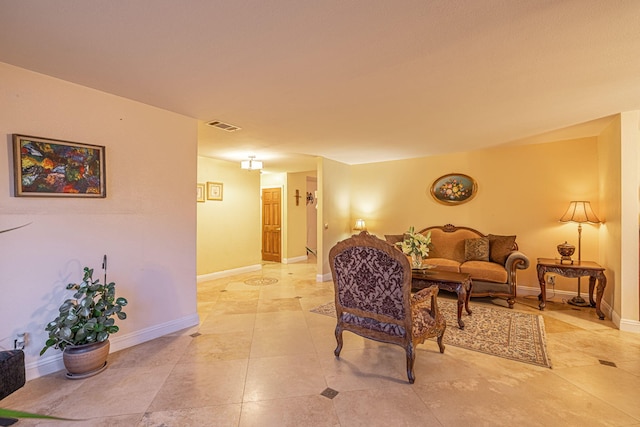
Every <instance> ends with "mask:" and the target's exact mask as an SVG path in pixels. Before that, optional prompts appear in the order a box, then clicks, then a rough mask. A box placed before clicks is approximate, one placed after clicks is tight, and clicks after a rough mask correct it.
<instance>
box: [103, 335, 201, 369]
mask: <svg viewBox="0 0 640 427" xmlns="http://www.w3.org/2000/svg"><path fill="white" fill-rule="evenodd" d="M192 340H193V338H191V337H190V336H189V335H182V336H165V337H161V338H156V339H155V340H151V341H147V342H145V343H142V344H138V345H136V346H133V347H129V348H127V349H124V350H120V351H116V352H114V353H111V354H110V355H109V358H108V362H109V366H110V367H111V368H133V367H137V366H160V365H171V366H172V365H174V364H175V363H176V362H177V361H178V360H179V359H180V357H182V354H183V353H184V351H185V349H186V348H187V346H188V345H189V344H190V343H191V341H192Z"/></svg>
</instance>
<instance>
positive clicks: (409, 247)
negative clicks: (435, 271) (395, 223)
mask: <svg viewBox="0 0 640 427" xmlns="http://www.w3.org/2000/svg"><path fill="white" fill-rule="evenodd" d="M396 244H397V245H398V246H400V248H401V249H402V252H403V253H405V254H407V255H412V254H413V255H419V256H421V257H423V258H425V257H428V256H429V245H430V244H431V232H430V231H429V232H428V233H427V235H426V236H425V235H424V234H421V233H416V231H415V229H414V228H413V226H411V227H409V231H407V232H406V233H405V234H404V240H403V241H402V242H398V243H396Z"/></svg>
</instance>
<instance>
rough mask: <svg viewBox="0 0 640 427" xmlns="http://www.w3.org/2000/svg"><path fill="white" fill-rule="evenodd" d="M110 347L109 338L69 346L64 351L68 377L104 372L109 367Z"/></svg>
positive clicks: (82, 376)
mask: <svg viewBox="0 0 640 427" xmlns="http://www.w3.org/2000/svg"><path fill="white" fill-rule="evenodd" d="M109 347H110V344H109V340H106V341H102V342H94V343H90V344H82V345H71V346H67V347H66V348H65V349H64V351H63V352H62V361H63V363H64V367H65V368H67V371H68V372H67V378H71V379H80V378H87V377H90V376H93V375H96V374H98V373H100V372H102V371H103V370H104V369H105V368H106V367H107V356H108V355H109Z"/></svg>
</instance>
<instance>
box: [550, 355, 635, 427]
mask: <svg viewBox="0 0 640 427" xmlns="http://www.w3.org/2000/svg"><path fill="white" fill-rule="evenodd" d="M555 374H556V375H558V376H559V377H561V378H564V379H566V380H567V381H569V382H570V383H571V384H573V385H574V386H575V387H577V388H578V389H580V390H584V391H585V392H587V393H590V394H591V395H593V396H595V397H597V398H599V399H600V400H602V401H603V402H606V403H608V404H610V405H611V406H613V407H615V408H617V409H619V410H621V411H623V412H625V413H626V414H629V415H630V416H631V417H633V418H635V419H636V420H640V405H639V404H638V402H640V388H639V385H640V381H639V379H638V377H637V376H635V375H629V373H628V372H626V371H624V370H621V369H619V368H614V367H611V366H605V365H592V366H584V367H580V368H565V369H558V370H557V371H555Z"/></svg>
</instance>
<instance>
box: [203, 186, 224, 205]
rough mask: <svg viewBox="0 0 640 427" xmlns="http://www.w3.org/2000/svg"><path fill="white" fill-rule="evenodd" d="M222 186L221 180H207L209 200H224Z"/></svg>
mask: <svg viewBox="0 0 640 427" xmlns="http://www.w3.org/2000/svg"><path fill="white" fill-rule="evenodd" d="M222 187H223V184H222V183H221V182H207V200H218V201H221V200H222Z"/></svg>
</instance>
